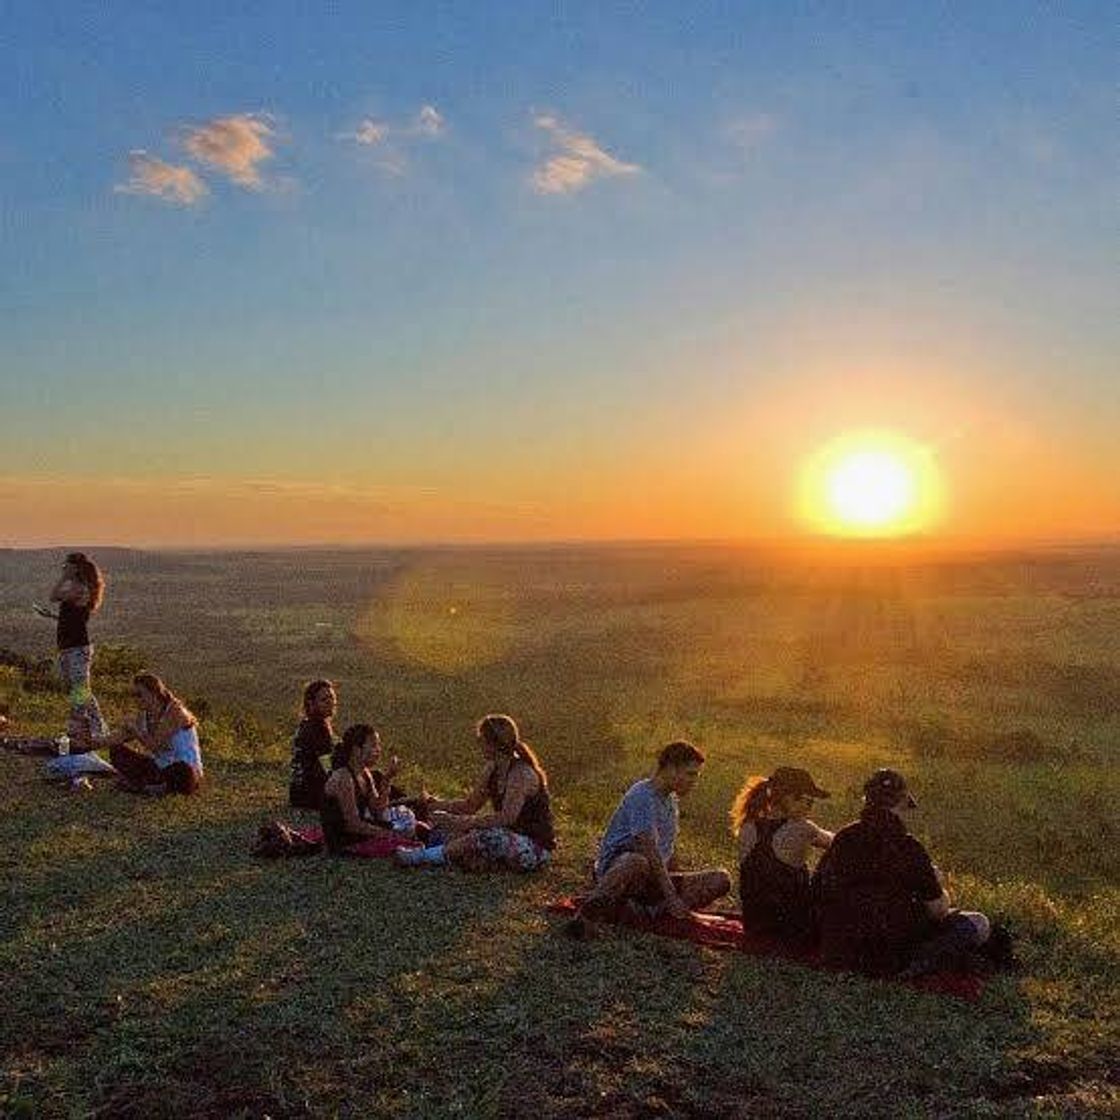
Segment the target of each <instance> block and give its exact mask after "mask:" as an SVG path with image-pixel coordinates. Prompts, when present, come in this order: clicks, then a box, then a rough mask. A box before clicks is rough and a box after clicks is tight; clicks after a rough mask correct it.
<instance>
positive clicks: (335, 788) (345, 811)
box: [324, 771, 387, 836]
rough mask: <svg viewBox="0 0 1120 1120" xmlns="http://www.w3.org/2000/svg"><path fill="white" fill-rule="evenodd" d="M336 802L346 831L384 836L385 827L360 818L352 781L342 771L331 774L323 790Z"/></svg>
mask: <svg viewBox="0 0 1120 1120" xmlns="http://www.w3.org/2000/svg"><path fill="white" fill-rule="evenodd" d="M324 792H325V793H329V794H330V795H331V796H332V797H333V798H334V799H335V800H336V801H337V802H338V808H339V811H340V812H341V813H342V823H343V826H344V828H345V829H346V831H347V833H349V834H350V835H352V836H384V835H385V833H386V831H387V830H386V829H384V828H382V827H381V826H380V825H376V824H373V823H372V822H370V821H365V820H362V816H361V814H360V813H359V812H358V801H357V798H356V797H355V796H354V782H353V781H347V780H346V776H345V774H344V773H343V772H342V771H338V772H337V773H336V774H335V775H332V776H331V778H330V779H329V780H328V782H327V787H326V789H325V790H324Z"/></svg>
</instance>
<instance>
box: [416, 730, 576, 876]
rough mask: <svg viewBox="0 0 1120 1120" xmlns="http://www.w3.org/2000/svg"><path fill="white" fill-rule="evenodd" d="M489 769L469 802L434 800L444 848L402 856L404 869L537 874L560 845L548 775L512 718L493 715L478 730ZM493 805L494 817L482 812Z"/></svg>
mask: <svg viewBox="0 0 1120 1120" xmlns="http://www.w3.org/2000/svg"><path fill="white" fill-rule="evenodd" d="M475 735H476V739H477V742H478V746H479V750H480V751H481V752H482V756H483V760H484V761H483V766H482V769H481V771H480V772H479V775H478V778H477V780H476V781H475V785H474V789H472V790H471V792H470V793H469V794H468V795H467V796H466V797H464V798H459V799H457V800H452V801H441V800H439V799H437V798H431V799H429V801H428V808H429V810H430V811H431V818H430V820H431V824H432V827H433V829H434V830H436V832H437V833H442V835H443V838H444V843H442V844H434V845H432V846H431V847H428V848H424V849H417V850H413V851H404V850H402V851H398V852H395V853H394V858H395V859H396V860H397V862H398V863H400V864H402V865H403V866H408V867H411V866H417V865H420V864H444V863H452V864H454V865H455V866H457V867H459V868H462V869H463V870H465V871H495V870H499V869H505V870H512V871H536V870H537V869H538V868H540V867H543V866H544V865H545V864H547V863H548V861H549V858H550V856H551V852H552V849H553V848H554V847H555V846H556V834H555V829H554V826H553V821H552V805H551V801H550V798H549V791H548V775H547V774H546V773H545V771H544V767H542V766H541V763H540V760H539V759H538V758H537V755H536V753H535V752H534V751H533V749H532V747H530V746H529V744H528V743H526V742H524V741H523V740H522V738H521V734H520V732H519V731H518V729H517V724H516V723H514V721H513V720H512V719H510V717H509V716H504V715H489V716H485V717H484V718H483V719H481V720H480V721H479V723H478V726H477V728H476V730H475ZM487 802H489V803H490V806H491V809H492V812H489V813H481V812H480V810H481V809H482V808H483V806H484V805H485V804H486V803H487Z"/></svg>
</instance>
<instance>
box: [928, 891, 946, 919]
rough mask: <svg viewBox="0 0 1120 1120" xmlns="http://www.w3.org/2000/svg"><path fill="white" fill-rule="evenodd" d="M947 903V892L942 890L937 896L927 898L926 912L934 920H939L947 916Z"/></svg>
mask: <svg viewBox="0 0 1120 1120" xmlns="http://www.w3.org/2000/svg"><path fill="white" fill-rule="evenodd" d="M949 905H950V904H949V894H948V892H947V891H944V890H943V891H942V892H941V893H940V894H939V895H938V896H937V898H934V899H929V900H927V902H926V904H925V907H926V913H927V914H928V915H929V916H930V917H931V918H932V919H933V920H934V921H935V922H940V921H942V920H943V919H945V918H947V917H948V916H949Z"/></svg>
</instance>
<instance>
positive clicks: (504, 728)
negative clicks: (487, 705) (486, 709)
mask: <svg viewBox="0 0 1120 1120" xmlns="http://www.w3.org/2000/svg"><path fill="white" fill-rule="evenodd" d="M477 731H478V734H479V736H480V737H481V738H483V739H485V740H486V742H488V743H489V744H490V745H491V746H492V747H493V748H494V750H496V751H497V752H499V753H500V754H508V755H509V756H510V757H511V758H514V759H519V760H520V761H521V762H524V763H525V764H526V765H528V766H529V767H530V768H531V769H532V771H533V773H534V774H536V776H537V777H538V778H539V779H540V783H541V789H547V788H548V774H546V773H545V769H544V767H543V766H542V765H541V760H540V759H539V758H537V754H536V751H534V750H533V748H532V747H531V746H529V744H528V743H526V742H525V741H524V740H523V739H522V738H521V732H520V731H518V729H517V724H516V723H514V721H513V720H512V719H511V718H510V717H509V716H504V715H496V714H495V715H488V716H483V717H482V719H480V720H479V721H478V728H477Z"/></svg>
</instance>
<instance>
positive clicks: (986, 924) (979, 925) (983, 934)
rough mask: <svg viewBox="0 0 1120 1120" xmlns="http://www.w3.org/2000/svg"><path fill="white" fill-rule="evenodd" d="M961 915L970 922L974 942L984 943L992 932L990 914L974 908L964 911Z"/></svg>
mask: <svg viewBox="0 0 1120 1120" xmlns="http://www.w3.org/2000/svg"><path fill="white" fill-rule="evenodd" d="M960 916H961V917H962V918H963V919H964V920H965V921H967V922H968V925H969V927H970V930H971V933H972V937H973V941H974V943H975V944H977V945H983V944H984V942H985V941H987V940H988V938H989V937H990V936H991V933H992V923H991V922H990V921H989V920H988V916H987V915H986V914H981V913H979V912H978V911H974V910H967V911H963V912H962V913H961V915H960Z"/></svg>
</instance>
